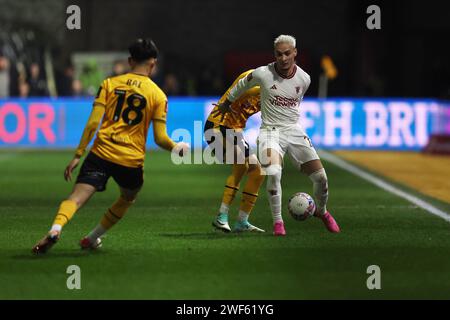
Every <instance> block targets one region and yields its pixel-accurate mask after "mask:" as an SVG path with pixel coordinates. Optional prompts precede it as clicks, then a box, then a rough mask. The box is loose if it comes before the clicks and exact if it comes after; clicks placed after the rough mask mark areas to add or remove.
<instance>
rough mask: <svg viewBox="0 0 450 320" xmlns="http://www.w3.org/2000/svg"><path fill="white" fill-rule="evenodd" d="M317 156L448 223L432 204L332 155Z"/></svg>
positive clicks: (446, 217)
mask: <svg viewBox="0 0 450 320" xmlns="http://www.w3.org/2000/svg"><path fill="white" fill-rule="evenodd" d="M319 154H320V157H321V158H323V159H325V160H327V161H330V162H331V163H333V164H335V165H336V166H338V167H340V168H341V169H344V170H347V171H349V172H350V173H353V174H354V175H357V176H358V177H360V178H363V179H364V180H367V181H369V182H371V183H373V184H374V185H376V186H378V187H380V188H381V189H383V190H386V191H388V192H390V193H393V194H395V195H397V196H399V197H400V198H403V199H406V200H408V201H409V202H411V203H413V204H415V205H417V206H419V207H421V208H422V209H424V210H426V211H428V212H429V213H431V214H433V215H435V216H438V217H440V218H442V219H444V220H445V221H447V222H450V215H449V214H448V213H447V212H445V211H442V210H440V209H438V208H436V207H435V206H433V205H432V204H430V203H428V202H426V201H424V200H422V199H420V198H418V197H416V196H414V195H412V194H410V193H407V192H405V191H403V190H401V189H399V188H397V187H395V186H393V185H392V184H390V183H388V182H386V181H384V180H382V179H380V178H378V177H376V176H374V175H372V174H370V173H368V172H366V171H364V170H362V169H360V168H358V167H357V166H355V165H352V164H350V163H348V162H347V161H345V160H343V159H341V158H339V157H337V156H335V155H334V154H331V153H329V152H327V151H324V150H320V151H319Z"/></svg>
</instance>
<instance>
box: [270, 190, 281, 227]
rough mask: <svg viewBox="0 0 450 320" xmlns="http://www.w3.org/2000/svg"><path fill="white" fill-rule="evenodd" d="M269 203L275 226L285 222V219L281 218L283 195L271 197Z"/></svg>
mask: <svg viewBox="0 0 450 320" xmlns="http://www.w3.org/2000/svg"><path fill="white" fill-rule="evenodd" d="M269 203H270V209H271V210H272V218H273V224H275V223H277V222H283V217H282V216H281V195H274V196H272V195H270V196H269Z"/></svg>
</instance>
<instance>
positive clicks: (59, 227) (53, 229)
mask: <svg viewBox="0 0 450 320" xmlns="http://www.w3.org/2000/svg"><path fill="white" fill-rule="evenodd" d="M61 230H62V226H61V225H60V224H54V225H52V228H51V229H50V232H53V231H56V232H61Z"/></svg>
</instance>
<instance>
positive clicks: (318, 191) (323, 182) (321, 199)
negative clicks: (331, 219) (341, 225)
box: [309, 169, 328, 216]
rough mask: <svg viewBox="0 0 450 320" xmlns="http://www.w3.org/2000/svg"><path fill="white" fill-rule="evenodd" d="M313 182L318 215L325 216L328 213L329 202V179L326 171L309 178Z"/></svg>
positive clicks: (321, 170)
mask: <svg viewBox="0 0 450 320" xmlns="http://www.w3.org/2000/svg"><path fill="white" fill-rule="evenodd" d="M309 178H310V179H311V181H312V182H313V190H314V198H315V201H316V206H317V214H319V215H321V216H323V215H324V214H325V212H326V211H327V202H328V178H327V174H326V173H325V169H320V170H318V171H316V172H314V173H313V174H311V175H310V176H309Z"/></svg>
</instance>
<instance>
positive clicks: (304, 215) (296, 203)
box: [288, 192, 316, 221]
mask: <svg viewBox="0 0 450 320" xmlns="http://www.w3.org/2000/svg"><path fill="white" fill-rule="evenodd" d="M288 210H289V213H290V214H291V216H292V217H293V218H294V219H295V220H299V221H303V220H306V219H308V218H309V217H311V216H312V215H314V212H315V211H316V203H315V202H314V199H313V198H312V197H311V196H310V195H309V194H307V193H304V192H297V193H295V194H294V195H292V197H290V198H289V204H288Z"/></svg>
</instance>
